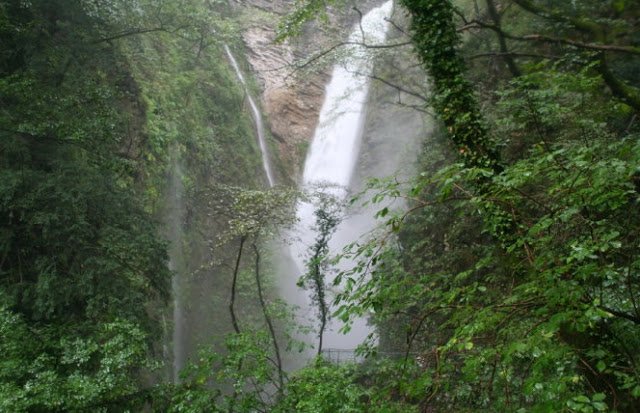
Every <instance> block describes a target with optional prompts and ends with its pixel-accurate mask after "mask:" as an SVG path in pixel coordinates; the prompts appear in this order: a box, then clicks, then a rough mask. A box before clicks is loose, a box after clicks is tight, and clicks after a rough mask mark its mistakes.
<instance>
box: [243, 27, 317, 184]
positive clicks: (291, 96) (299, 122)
mask: <svg viewBox="0 0 640 413" xmlns="http://www.w3.org/2000/svg"><path fill="white" fill-rule="evenodd" d="M274 39H275V30H274V29H273V27H269V26H266V25H254V26H251V27H248V28H247V29H246V30H245V31H244V33H243V40H244V43H245V45H246V47H247V56H246V58H247V60H248V61H249V64H250V65H251V67H252V69H253V73H254V74H255V76H256V78H257V79H258V81H259V83H260V87H261V89H262V97H261V103H262V107H263V110H264V112H265V114H266V118H267V119H268V125H269V128H270V130H271V134H272V135H273V136H274V138H275V139H276V140H277V142H278V147H279V152H280V153H279V155H280V158H281V159H282V161H283V164H284V165H288V166H291V167H292V169H291V170H289V171H288V172H289V173H290V174H291V175H292V176H294V177H295V176H297V175H299V169H300V165H302V162H303V161H304V155H305V150H304V149H305V148H306V145H305V142H308V141H309V140H310V139H311V138H312V137H313V131H314V129H315V125H316V123H317V121H318V112H319V111H320V106H321V105H322V99H323V94H324V84H325V82H326V76H324V75H323V73H321V72H320V73H315V74H313V75H311V76H300V75H299V74H298V73H297V72H296V70H295V62H296V57H295V56H296V53H295V48H294V47H292V46H291V45H290V44H289V43H284V44H276V43H275V42H274Z"/></svg>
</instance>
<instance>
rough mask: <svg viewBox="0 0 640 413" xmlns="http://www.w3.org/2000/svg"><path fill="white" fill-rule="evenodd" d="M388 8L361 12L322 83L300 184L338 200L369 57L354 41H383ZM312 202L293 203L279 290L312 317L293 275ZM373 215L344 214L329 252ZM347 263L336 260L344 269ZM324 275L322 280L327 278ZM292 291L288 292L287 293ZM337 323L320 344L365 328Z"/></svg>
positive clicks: (343, 341) (307, 237) (342, 341)
mask: <svg viewBox="0 0 640 413" xmlns="http://www.w3.org/2000/svg"><path fill="white" fill-rule="evenodd" d="M391 9H392V1H388V2H386V3H385V4H383V5H382V6H380V7H377V8H375V9H373V10H371V11H370V12H369V13H367V14H366V15H365V16H364V17H363V18H362V20H361V22H360V23H359V24H358V25H357V26H356V27H355V29H354V30H353V32H352V34H351V35H350V37H349V43H350V44H352V45H350V46H349V48H348V50H347V54H348V56H349V58H348V61H347V62H344V63H342V64H338V65H336V66H335V67H334V68H333V73H332V76H331V81H330V82H329V84H328V85H327V87H326V92H325V100H324V103H323V105H322V109H321V111H320V117H319V122H318V126H317V128H316V130H315V134H314V137H313V142H312V143H311V146H310V148H309V152H308V153H307V158H306V161H305V166H304V175H303V182H302V184H303V187H304V188H305V189H309V190H311V189H312V188H313V187H314V186H315V185H318V184H322V185H324V186H325V189H323V191H324V192H325V193H329V194H331V195H333V196H335V197H336V198H338V199H339V200H344V198H345V197H346V195H347V192H348V188H349V184H350V181H351V178H352V175H353V172H354V168H355V165H356V162H357V160H358V156H359V149H360V140H361V135H362V129H363V125H364V120H365V112H366V103H367V97H368V91H369V81H370V79H369V75H370V74H371V70H372V66H373V62H372V59H371V56H370V54H369V53H368V50H367V48H365V47H363V46H359V45H357V44H355V43H366V44H367V45H373V44H380V43H383V42H384V41H385V37H386V32H387V26H388V24H387V22H386V20H385V18H386V17H387V16H389V14H390V13H391ZM314 210H315V206H314V205H313V204H311V203H309V202H300V203H299V204H298V209H297V217H298V219H299V225H298V230H297V234H296V236H297V237H299V242H298V241H296V242H294V243H293V245H292V247H291V255H292V257H293V258H294V260H296V264H297V266H298V271H299V272H298V274H297V275H296V276H295V277H291V279H289V280H286V281H285V283H286V284H287V285H285V286H284V287H283V288H282V290H283V292H284V293H285V294H287V295H288V297H287V299H288V300H289V302H291V303H293V304H296V305H298V306H300V307H302V311H301V313H302V316H301V317H304V318H307V319H310V318H313V314H315V313H316V310H315V308H314V307H313V305H312V304H311V299H310V297H309V293H308V292H305V291H301V290H300V289H299V288H298V289H296V288H295V283H296V281H297V278H298V275H300V274H302V273H305V272H306V266H305V261H306V259H307V257H308V251H309V247H310V246H312V245H313V243H314V240H315V238H316V235H317V234H316V232H315V231H314V230H313V227H314V225H315V216H314ZM372 221H373V217H370V219H369V221H368V222H367V223H365V224H362V220H361V219H360V220H358V222H355V221H354V222H350V220H349V218H345V219H344V220H343V221H342V223H341V224H340V225H339V226H338V229H337V231H336V233H335V234H334V236H333V238H332V242H331V243H330V249H331V253H332V254H336V253H338V252H340V251H341V250H342V248H343V247H344V246H345V245H346V244H347V243H348V242H351V241H354V240H356V239H357V238H358V237H360V236H362V235H363V234H364V233H365V232H366V231H368V230H370V229H371V227H372V225H373V224H372ZM350 265H353V263H346V262H343V263H342V269H346V268H347V267H348V266H350ZM330 281H331V280H330V279H327V282H330ZM292 294H293V295H294V296H293V297H292V296H291V295H292ZM338 324H339V323H337V322H335V321H333V320H332V321H331V322H330V323H329V325H328V328H327V331H326V332H325V335H324V345H323V347H325V348H329V347H334V348H353V347H355V346H357V345H358V344H360V343H362V342H363V341H364V339H366V338H367V336H368V335H369V334H370V333H371V328H370V327H369V326H368V325H367V320H366V318H365V317H364V316H363V317H361V318H359V319H356V320H354V322H353V325H352V328H351V331H350V332H349V333H348V334H346V335H344V334H341V333H339V332H338V331H337V330H338V329H339V325H338Z"/></svg>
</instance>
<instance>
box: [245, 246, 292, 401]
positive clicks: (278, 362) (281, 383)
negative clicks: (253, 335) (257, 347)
mask: <svg viewBox="0 0 640 413" xmlns="http://www.w3.org/2000/svg"><path fill="white" fill-rule="evenodd" d="M251 246H252V247H253V252H254V253H255V256H256V268H255V275H256V286H257V288H258V299H259V300H260V307H262V314H263V315H264V319H265V321H266V322H267V326H268V327H269V334H270V335H271V341H272V342H273V349H274V351H275V353H276V367H277V369H278V384H279V386H278V394H279V395H282V392H283V391H284V374H283V370H282V359H281V358H280V347H279V346H278V339H277V338H276V332H275V329H274V328H273V323H272V321H271V317H270V316H269V312H268V311H267V304H266V302H265V300H264V295H263V293H262V282H261V281H260V251H259V250H258V246H257V245H256V244H255V242H254V243H253V244H252V245H251Z"/></svg>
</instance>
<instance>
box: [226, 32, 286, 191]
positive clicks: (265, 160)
mask: <svg viewBox="0 0 640 413" xmlns="http://www.w3.org/2000/svg"><path fill="white" fill-rule="evenodd" d="M224 51H225V52H226V53H227V57H229V61H230V62H231V66H233V70H235V72H236V76H238V80H240V83H242V86H243V87H244V92H245V94H246V95H247V100H248V101H249V106H251V114H252V115H253V121H254V122H255V124H256V134H257V135H258V144H259V145H260V152H261V153H262V167H263V168H264V172H265V174H266V176H267V181H268V182H269V186H270V187H272V186H273V185H274V180H273V172H272V171H271V163H270V162H269V152H268V151H267V141H266V139H265V137H264V123H263V121H262V115H261V114H260V110H259V109H258V106H257V105H256V102H255V101H254V100H253V97H251V94H250V93H249V89H248V87H247V82H246V81H245V80H244V76H243V75H242V72H241V71H240V67H239V66H238V62H237V61H236V59H235V57H233V54H232V53H231V50H230V49H229V46H227V45H226V44H225V45H224Z"/></svg>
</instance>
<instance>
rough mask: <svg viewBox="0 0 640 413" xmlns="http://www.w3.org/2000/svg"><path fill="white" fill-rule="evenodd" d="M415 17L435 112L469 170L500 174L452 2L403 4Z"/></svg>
mask: <svg viewBox="0 0 640 413" xmlns="http://www.w3.org/2000/svg"><path fill="white" fill-rule="evenodd" d="M401 4H402V5H403V6H405V7H406V8H407V10H408V11H409V14H410V15H411V32H412V40H413V43H414V47H415V50H416V53H417V54H418V57H419V58H420V60H422V63H423V64H424V66H425V68H426V70H427V72H428V74H429V76H430V77H431V80H432V81H433V86H434V92H435V93H434V98H433V102H432V105H433V108H434V110H435V111H436V113H437V114H438V116H439V117H440V118H441V119H442V121H443V123H444V125H445V127H446V130H447V133H448V134H449V136H450V138H451V140H452V141H453V142H454V143H455V145H457V148H458V152H459V153H460V156H461V157H462V159H463V161H464V163H465V165H466V166H467V167H479V168H489V169H492V170H493V171H495V172H499V171H500V164H499V156H498V153H497V151H496V150H495V149H494V147H493V145H492V143H491V141H490V139H489V137H488V134H487V129H486V126H485V125H484V122H483V119H482V115H481V113H480V110H479V108H478V103H477V102H476V99H475V97H474V95H473V89H472V88H471V85H470V84H469V82H468V81H467V80H466V79H465V77H464V72H465V64H464V61H463V60H462V57H460V55H459V54H458V52H457V46H458V44H459V43H460V39H459V36H458V33H457V31H456V27H455V24H454V20H453V16H454V8H453V5H452V4H451V2H450V1H449V0H401Z"/></svg>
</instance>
